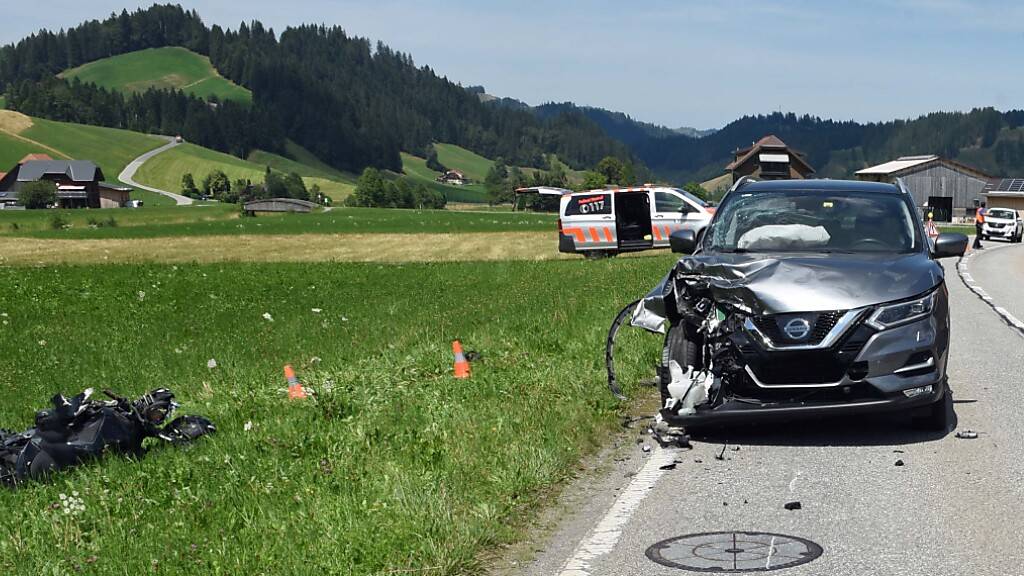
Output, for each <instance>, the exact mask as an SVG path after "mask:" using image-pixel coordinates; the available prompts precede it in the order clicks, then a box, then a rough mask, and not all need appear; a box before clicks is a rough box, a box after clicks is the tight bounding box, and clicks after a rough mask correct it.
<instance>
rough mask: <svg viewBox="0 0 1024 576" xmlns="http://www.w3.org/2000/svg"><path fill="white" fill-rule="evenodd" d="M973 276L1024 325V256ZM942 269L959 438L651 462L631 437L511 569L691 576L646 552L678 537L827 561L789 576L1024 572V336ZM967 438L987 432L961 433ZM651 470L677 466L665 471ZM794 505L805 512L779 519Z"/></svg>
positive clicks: (803, 440) (744, 441)
mask: <svg viewBox="0 0 1024 576" xmlns="http://www.w3.org/2000/svg"><path fill="white" fill-rule="evenodd" d="M970 266H971V271H972V273H973V275H974V278H975V280H976V281H977V282H978V283H980V284H981V285H983V286H984V287H985V289H986V290H988V292H989V293H990V294H991V295H992V296H993V298H994V299H996V300H997V304H999V305H1002V306H1005V307H1006V308H1008V309H1013V310H1016V311H1019V312H1020V316H1019V317H1021V318H1024V291H1022V290H1021V289H1020V288H1019V287H1020V286H1021V282H1022V281H1024V246H1009V247H1005V248H1000V249H998V250H986V251H985V252H983V253H981V254H979V255H977V256H975V257H974V258H973V260H972V261H971V263H970ZM945 268H946V271H947V283H948V285H949V290H950V294H951V301H952V324H953V328H952V329H953V336H952V338H953V340H952V345H951V357H950V366H949V375H950V386H951V387H952V389H953V392H954V401H955V405H954V409H955V412H956V416H957V419H958V423H957V424H956V427H955V428H954V429H953V430H950V431H948V432H947V433H933V432H932V433H929V432H921V431H917V430H914V429H913V428H911V427H910V426H908V425H907V424H906V422H905V420H903V419H900V418H892V417H889V418H870V419H868V418H860V419H855V420H842V421H833V422H828V423H823V422H818V423H802V424H792V425H786V426H772V427H760V428H756V429H755V428H748V429H746V430H736V431H732V432H731V433H729V434H718V435H716V436H714V437H709V438H703V439H700V440H696V441H695V442H694V449H693V450H678V449H676V450H672V451H671V452H667V451H663V450H661V449H658V448H655V449H654V450H653V451H652V452H651V453H649V454H645V453H643V452H642V451H641V450H640V445H637V446H635V447H634V446H632V443H631V442H630V443H629V444H630V447H629V448H628V449H627V450H628V452H627V456H628V460H623V459H621V458H620V459H619V462H618V463H615V464H612V465H611V466H612V472H610V473H606V474H604V475H600V476H597V477H595V478H593V479H590V480H586V481H581V482H578V484H579V485H576V486H573V487H571V489H570V490H568V491H567V492H568V493H569V494H568V497H569V498H571V499H574V500H575V502H574V503H573V504H571V505H569V506H566V507H563V510H564V511H565V513H564V516H563V517H562V518H561V519H560V520H559V521H558V522H557V527H556V528H554V530H553V532H552V535H551V537H550V539H549V540H548V541H547V542H541V543H538V544H536V545H535V550H536V551H537V552H538V553H537V554H536V555H535V557H534V559H533V560H532V561H530V562H528V563H526V564H525V565H522V566H520V568H519V569H518V570H517V571H516V572H518V573H519V574H527V575H530V576H533V575H536V576H541V575H543V576H550V575H551V574H556V575H563V576H598V575H601V576H611V575H616V576H641V575H643V576H656V575H665V576H669V575H673V574H676V575H679V574H686V573H687V572H685V571H683V570H680V569H676V568H668V567H664V566H661V565H659V564H656V563H654V562H653V561H651V560H650V559H648V558H647V556H646V555H645V550H646V549H647V548H648V547H649V546H651V545H652V544H655V543H656V542H659V541H661V540H665V539H668V538H672V537H675V536H679V535H683V534H691V533H702V532H714V531H733V530H742V531H760V532H768V533H780V534H785V535H791V536H798V537H801V538H806V539H809V540H811V541H813V542H815V543H817V544H819V545H820V546H821V547H822V549H823V553H822V555H821V556H820V558H818V559H816V560H814V561H812V562H810V563H807V564H803V565H801V566H796V567H792V568H786V569H782V570H779V573H782V574H792V575H805V574H857V575H865V576H866V575H875V574H877V575H885V576H893V575H902V574H907V575H910V574H914V575H917V574H920V575H950V576H953V575H957V576H959V575H962V574H973V575H990V574H991V575H1011V574H1024V338H1022V337H1021V336H1020V335H1018V334H1017V333H1016V332H1014V331H1012V330H1011V329H1010V328H1009V327H1008V326H1007V324H1006V323H1005V322H1004V321H1002V320H1001V319H1000V318H999V317H998V316H997V315H996V313H995V312H994V311H993V310H992V308H991V307H989V306H987V305H986V304H985V303H983V302H982V301H981V300H980V299H979V298H978V296H976V295H975V294H973V293H971V292H969V291H968V290H967V289H966V288H965V286H964V285H963V283H962V282H961V280H960V278H959V277H958V276H957V274H956V269H955V268H956V261H955V260H947V261H945ZM1015 313H1016V312H1015ZM965 428H970V429H973V430H976V431H978V433H979V437H978V438H977V439H973V440H971V439H958V438H956V437H955V434H954V432H955V431H956V430H962V429H965ZM638 433H639V432H638ZM724 444H728V446H729V448H728V449H726V450H725V452H724V457H725V459H724V460H717V459H716V458H715V455H716V454H718V453H719V452H720V451H721V450H722V446H723V445H724ZM734 446H739V449H738V450H734V449H732V447H734ZM652 459H653V460H655V463H656V464H658V465H661V464H663V463H668V462H673V461H675V462H678V463H677V464H676V466H675V468H674V469H672V470H664V471H662V470H659V469H658V467H657V466H651V465H650V464H649V462H650V461H651V460H652ZM897 460H902V461H903V463H904V465H903V466H897V465H896V461H897ZM645 465H646V466H645ZM652 471H653V472H652ZM638 486H639V488H640V492H639V493H637V491H636V488H637V487H638ZM791 501H799V502H800V503H801V505H802V507H801V509H799V510H792V511H790V510H786V509H784V504H785V503H787V502H791ZM609 511H611V513H609ZM595 535H596V536H595ZM570 559H573V560H572V561H571V562H570ZM581 559H582V561H581Z"/></svg>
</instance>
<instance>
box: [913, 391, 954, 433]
mask: <svg viewBox="0 0 1024 576" xmlns="http://www.w3.org/2000/svg"><path fill="white" fill-rule="evenodd" d="M942 386H943V387H945V390H944V391H943V392H944V393H943V394H942V399H941V400H939V401H938V402H934V403H932V404H931V405H930V406H925V407H924V408H921V409H920V412H918V414H916V415H915V417H914V420H913V423H914V427H916V428H919V429H921V430H931V431H934V432H946V431H948V430H949V429H950V425H951V424H952V423H953V419H954V417H955V416H954V414H953V392H952V391H951V390H950V389H949V384H947V383H946V382H943V383H942Z"/></svg>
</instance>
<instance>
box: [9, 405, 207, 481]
mask: <svg viewBox="0 0 1024 576" xmlns="http://www.w3.org/2000/svg"><path fill="white" fill-rule="evenodd" d="M92 394H93V390H92V389H91V388H90V389H88V390H86V391H84V392H82V393H81V394H78V395H77V396H74V397H72V398H66V397H64V396H63V395H60V394H58V395H56V396H54V397H53V399H52V403H53V408H50V409H46V410H40V411H39V412H37V413H36V425H35V427H34V428H30V429H28V430H26V431H24V432H20V433H16V432H10V431H7V430H2V429H0V484H4V485H6V486H12V487H13V486H17V485H18V484H21V483H22V482H25V481H26V480H40V479H44V478H45V477H46V476H48V475H49V474H51V473H53V472H55V471H57V470H60V469H62V468H68V467H71V466H75V465H77V464H80V463H82V462H85V461H87V460H91V459H94V458H98V457H100V456H102V455H103V454H104V453H106V452H114V453H120V454H127V455H131V456H136V457H138V456H142V455H143V454H144V452H145V450H144V448H143V445H142V444H143V441H144V440H145V439H146V438H157V439H159V440H161V441H163V442H168V443H171V444H186V443H189V442H191V441H193V440H195V439H197V438H199V437H201V436H204V435H206V434H209V433H211V432H214V431H215V430H216V427H215V426H214V425H213V423H212V422H210V421H209V420H207V419H206V418H203V417H201V416H181V417H178V418H175V419H174V420H171V421H170V423H169V424H166V425H165V423H166V422H167V421H168V420H170V419H171V418H172V417H173V416H174V412H175V410H176V409H177V408H178V403H177V402H175V401H174V393H173V392H171V391H170V390H167V389H166V388H158V389H156V390H153V391H151V392H149V393H148V394H145V395H143V396H142V397H141V398H139V399H138V400H135V401H134V402H132V401H129V400H128V399H127V398H122V397H120V396H117V395H115V394H113V393H111V392H109V391H104V394H105V395H106V396H107V397H108V398H109V400H94V399H92Z"/></svg>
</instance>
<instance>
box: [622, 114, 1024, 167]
mask: <svg viewBox="0 0 1024 576" xmlns="http://www.w3.org/2000/svg"><path fill="white" fill-rule="evenodd" d="M1022 126H1024V111H1021V110H1012V111H1009V112H999V111H997V110H994V109H992V108H980V109H976V110H972V111H970V112H935V113H931V114H927V115H924V116H921V117H920V118H916V119H913V120H893V121H889V122H881V123H869V124H860V123H857V122H837V121H834V120H822V119H820V118H815V117H811V116H796V115H795V114H780V113H776V114H769V115H761V116H746V117H743V118H740V119H739V120H736V121H734V122H731V123H730V124H728V125H726V126H725V127H723V128H722V129H721V130H719V131H717V132H715V133H714V134H710V135H707V136H704V137H703V138H699V139H697V138H690V137H686V136H669V137H651V138H647V139H645V140H643V141H639V142H635V143H633V145H632V148H633V151H634V152H635V153H636V154H637V155H638V156H639V157H640V159H641V160H642V161H644V162H645V163H646V164H647V165H648V166H649V167H650V168H651V169H652V170H654V171H655V172H656V173H658V174H660V175H663V176H668V175H671V176H674V177H676V178H680V179H695V180H701V179H707V178H711V177H714V176H718V175H720V174H721V173H722V170H723V167H724V166H725V164H726V163H727V162H728V161H729V160H731V157H732V155H731V152H732V151H733V150H735V149H736V148H738V147H742V146H748V145H750V144H751V143H752V142H754V141H756V140H758V139H759V138H761V137H762V136H764V135H766V134H775V135H776V136H778V137H779V138H781V139H782V140H783V141H785V142H786V144H789V145H790V146H792V147H793V148H795V149H797V150H800V151H801V152H803V153H805V154H806V155H807V158H808V160H809V161H810V163H811V165H812V166H814V167H815V169H817V171H818V176H821V177H830V178H841V177H849V176H851V175H852V173H853V172H854V171H856V170H858V169H860V168H863V167H865V166H868V165H871V164H876V163H881V162H885V161H888V160H892V159H894V158H897V157H899V156H906V155H913V154H939V155H942V156H945V157H947V158H953V159H958V160H960V161H962V162H964V163H966V164H968V165H971V166H973V167H975V168H978V169H980V170H982V171H985V172H988V173H990V174H992V175H993V176H1003V175H1017V174H1022V173H1024V128H1022Z"/></svg>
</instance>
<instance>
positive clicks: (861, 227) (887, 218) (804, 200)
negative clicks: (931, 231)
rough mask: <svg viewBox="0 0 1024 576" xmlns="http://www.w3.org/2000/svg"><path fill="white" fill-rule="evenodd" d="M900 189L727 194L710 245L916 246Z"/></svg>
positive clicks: (783, 248)
mask: <svg viewBox="0 0 1024 576" xmlns="http://www.w3.org/2000/svg"><path fill="white" fill-rule="evenodd" d="M919 243H920V239H919V237H918V234H917V227H916V225H915V221H914V218H913V216H912V215H911V212H910V210H909V209H908V207H907V204H906V202H904V201H903V198H902V197H900V196H899V195H897V194H879V193H859V192H836V191H827V192H826V191H807V190H783V191H779V192H775V191H771V192H756V193H747V194H743V193H739V194H735V195H732V194H731V195H729V196H727V197H726V199H725V201H724V202H723V203H722V206H720V207H719V209H718V214H717V215H716V218H715V220H714V223H713V225H712V227H711V233H710V234H709V237H708V244H707V246H706V248H707V249H708V250H709V251H717V252H820V253H832V252H872V253H898V252H912V251H915V250H917V249H918V246H919Z"/></svg>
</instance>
